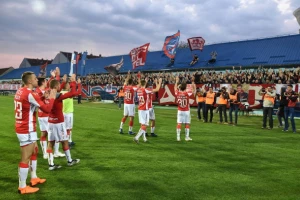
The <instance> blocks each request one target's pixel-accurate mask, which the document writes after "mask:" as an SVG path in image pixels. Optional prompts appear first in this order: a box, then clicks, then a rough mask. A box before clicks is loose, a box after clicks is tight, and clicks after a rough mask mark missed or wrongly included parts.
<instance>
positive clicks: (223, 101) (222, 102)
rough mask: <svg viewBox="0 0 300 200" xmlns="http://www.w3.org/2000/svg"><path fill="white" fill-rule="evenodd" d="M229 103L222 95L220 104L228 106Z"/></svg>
mask: <svg viewBox="0 0 300 200" xmlns="http://www.w3.org/2000/svg"><path fill="white" fill-rule="evenodd" d="M227 102H228V101H227V99H224V98H223V96H222V94H221V95H220V97H219V102H218V104H227Z"/></svg>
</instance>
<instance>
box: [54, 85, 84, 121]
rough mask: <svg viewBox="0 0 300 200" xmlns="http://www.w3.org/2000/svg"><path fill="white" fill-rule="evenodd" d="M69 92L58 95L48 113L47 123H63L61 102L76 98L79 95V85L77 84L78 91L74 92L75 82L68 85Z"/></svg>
mask: <svg viewBox="0 0 300 200" xmlns="http://www.w3.org/2000/svg"><path fill="white" fill-rule="evenodd" d="M70 87H71V91H70V92H67V93H65V94H61V93H58V95H57V96H56V99H55V101H54V104H53V108H52V110H51V112H50V113H49V118H48V122H49V123H53V124H58V123H62V122H64V115H63V100H64V99H67V98H71V97H74V96H77V95H78V94H80V93H81V84H78V91H76V82H75V81H73V82H71V83H70Z"/></svg>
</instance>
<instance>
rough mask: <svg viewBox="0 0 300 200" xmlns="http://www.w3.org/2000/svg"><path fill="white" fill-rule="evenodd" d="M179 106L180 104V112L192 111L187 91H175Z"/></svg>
mask: <svg viewBox="0 0 300 200" xmlns="http://www.w3.org/2000/svg"><path fill="white" fill-rule="evenodd" d="M175 95H176V99H177V101H176V102H177V104H178V110H180V111H189V110H190V104H189V95H188V93H187V92H186V91H184V92H182V91H177V90H176V91H175Z"/></svg>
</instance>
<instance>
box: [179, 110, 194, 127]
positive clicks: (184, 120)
mask: <svg viewBox="0 0 300 200" xmlns="http://www.w3.org/2000/svg"><path fill="white" fill-rule="evenodd" d="M177 123H178V124H190V123H191V113H190V111H180V110H178V112H177Z"/></svg>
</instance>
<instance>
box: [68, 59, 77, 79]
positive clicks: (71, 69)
mask: <svg viewBox="0 0 300 200" xmlns="http://www.w3.org/2000/svg"><path fill="white" fill-rule="evenodd" d="M74 67H76V53H72V57H71V66H70V73H69V76H72V74H73V73H74V72H73V69H74Z"/></svg>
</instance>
